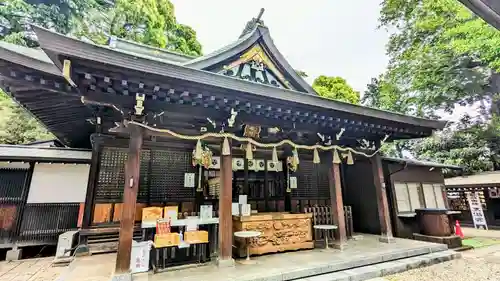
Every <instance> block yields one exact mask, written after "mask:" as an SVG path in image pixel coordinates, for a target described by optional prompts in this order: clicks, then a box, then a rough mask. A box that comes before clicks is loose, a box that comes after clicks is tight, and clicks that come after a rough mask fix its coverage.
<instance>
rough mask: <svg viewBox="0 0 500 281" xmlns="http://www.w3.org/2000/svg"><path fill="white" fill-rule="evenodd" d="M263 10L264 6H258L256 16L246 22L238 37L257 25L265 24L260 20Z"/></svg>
mask: <svg viewBox="0 0 500 281" xmlns="http://www.w3.org/2000/svg"><path fill="white" fill-rule="evenodd" d="M264 11H265V9H264V8H260V11H259V14H258V15H257V17H256V18H252V19H251V20H250V21H248V22H247V25H246V26H245V29H243V32H242V33H241V35H240V38H241V37H243V36H245V35H247V34H248V33H250V32H252V30H254V29H255V28H256V27H257V26H265V25H264V21H263V20H262V15H263V14H264Z"/></svg>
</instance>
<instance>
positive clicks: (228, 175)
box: [219, 139, 234, 266]
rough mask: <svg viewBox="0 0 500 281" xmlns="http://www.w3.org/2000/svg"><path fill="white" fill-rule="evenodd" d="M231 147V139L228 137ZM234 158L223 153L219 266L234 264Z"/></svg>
mask: <svg viewBox="0 0 500 281" xmlns="http://www.w3.org/2000/svg"><path fill="white" fill-rule="evenodd" d="M228 141H229V147H231V143H232V142H231V139H228ZM222 145H223V141H222V142H221V151H223V149H222ZM232 165H233V160H232V155H221V169H220V172H221V186H220V194H219V266H232V265H234V260H233V258H232V251H233V215H232V211H231V206H232V202H233V167H232Z"/></svg>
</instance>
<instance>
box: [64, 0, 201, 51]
mask: <svg viewBox="0 0 500 281" xmlns="http://www.w3.org/2000/svg"><path fill="white" fill-rule="evenodd" d="M74 33H75V35H77V36H80V37H87V38H89V39H91V40H92V41H94V42H97V43H100V44H105V43H106V41H107V38H108V36H109V35H114V36H117V37H119V38H124V39H128V40H132V41H135V42H139V43H143V44H146V45H150V46H153V47H159V48H165V49H168V50H171V51H175V52H179V53H182V54H187V55H192V56H200V55H201V54H202V48H201V44H200V43H199V42H198V40H197V38H196V32H195V31H194V30H193V29H192V28H191V27H189V26H187V25H184V24H180V23H178V22H177V19H176V18H175V14H174V6H173V5H172V3H171V2H170V1H169V0H154V1H150V0H117V1H116V2H115V5H114V6H113V7H112V8H110V9H102V8H96V9H92V10H91V11H90V12H89V13H87V14H86V15H85V16H84V17H83V19H82V20H81V21H80V24H79V26H78V30H76V31H75V32H74Z"/></svg>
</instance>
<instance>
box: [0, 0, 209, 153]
mask: <svg viewBox="0 0 500 281" xmlns="http://www.w3.org/2000/svg"><path fill="white" fill-rule="evenodd" d="M30 24H36V25H39V26H42V27H45V28H48V29H51V30H54V31H56V32H59V33H63V34H67V35H72V36H78V37H80V38H87V39H90V40H92V41H93V42H96V43H100V44H105V43H107V39H108V37H109V35H115V36H118V37H122V38H125V39H129V40H133V41H136V42H139V43H143V44H147V45H151V46H155V47H160V48H166V49H169V50H172V51H176V52H180V53H184V54H188V55H193V56H199V55H201V45H200V43H199V42H198V41H197V39H196V32H195V31H194V30H193V29H192V28H191V27H189V26H186V25H183V24H180V23H178V22H177V20H176V19H175V15H174V7H173V5H172V3H171V2H170V1H168V0H134V1H131V0H117V1H115V4H114V5H112V6H110V5H108V4H106V2H105V1H100V0H55V1H37V0H31V1H23V0H7V1H3V2H2V5H0V40H3V41H7V42H10V43H14V44H18V45H23V46H28V47H37V46H38V43H37V42H36V37H35V35H34V33H33V32H32V31H31V29H30ZM0 91H1V90H0ZM0 119H1V121H3V122H1V123H0V143H7V144H20V143H26V142H30V141H35V140H42V139H47V138H53V136H52V135H50V134H49V133H48V132H47V131H46V130H45V129H44V128H43V127H42V126H41V125H40V124H39V123H38V122H37V121H36V120H35V119H34V118H32V117H31V116H30V115H29V114H28V113H27V112H25V110H24V109H23V108H21V107H20V106H18V105H17V104H15V103H13V102H12V101H11V100H10V98H9V97H8V96H7V95H6V94H5V93H4V92H3V91H2V92H0Z"/></svg>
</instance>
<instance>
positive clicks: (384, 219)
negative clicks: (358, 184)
mask: <svg viewBox="0 0 500 281" xmlns="http://www.w3.org/2000/svg"><path fill="white" fill-rule="evenodd" d="M371 162H372V172H373V183H374V185H375V192H376V194H377V206H378V216H379V220H380V231H381V237H380V239H379V240H380V241H381V242H385V243H391V242H393V241H394V237H393V236H392V225H391V216H390V212H389V202H388V200H387V190H386V186H385V179H384V171H383V167H382V156H381V155H380V153H377V154H376V155H375V156H373V157H372V158H371Z"/></svg>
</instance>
